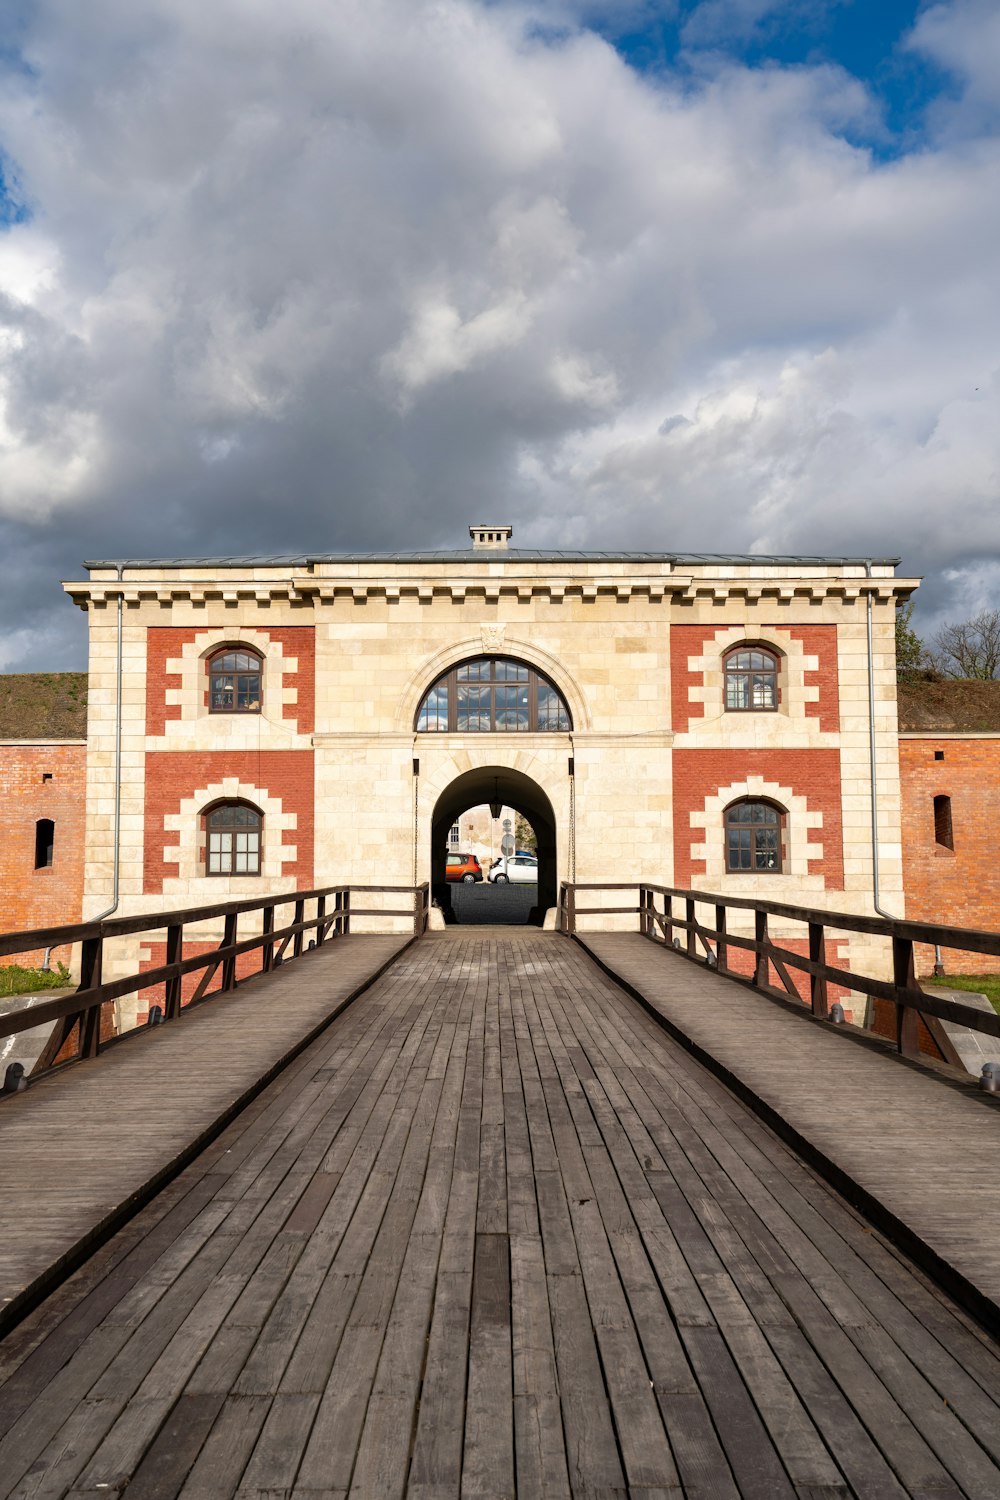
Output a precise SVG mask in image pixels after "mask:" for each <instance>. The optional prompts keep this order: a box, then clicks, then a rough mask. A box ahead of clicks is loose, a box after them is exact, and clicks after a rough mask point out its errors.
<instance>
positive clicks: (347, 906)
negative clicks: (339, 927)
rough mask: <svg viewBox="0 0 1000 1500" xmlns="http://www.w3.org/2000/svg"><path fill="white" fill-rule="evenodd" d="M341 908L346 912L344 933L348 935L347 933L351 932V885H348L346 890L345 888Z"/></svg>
mask: <svg viewBox="0 0 1000 1500" xmlns="http://www.w3.org/2000/svg"><path fill="white" fill-rule="evenodd" d="M340 909H341V911H342V912H343V914H344V918H343V933H344V936H345V937H347V935H348V934H349V932H350V930H351V888H350V886H347V887H346V888H345V890H344V899H343V901H342V902H341V907H340Z"/></svg>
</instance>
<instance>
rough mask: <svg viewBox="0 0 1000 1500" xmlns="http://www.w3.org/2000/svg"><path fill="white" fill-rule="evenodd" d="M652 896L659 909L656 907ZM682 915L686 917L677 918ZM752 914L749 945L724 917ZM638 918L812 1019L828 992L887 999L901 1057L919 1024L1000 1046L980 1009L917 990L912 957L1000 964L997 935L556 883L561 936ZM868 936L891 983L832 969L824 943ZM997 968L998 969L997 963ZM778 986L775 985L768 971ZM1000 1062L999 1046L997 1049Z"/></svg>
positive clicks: (680, 892) (646, 932)
mask: <svg viewBox="0 0 1000 1500" xmlns="http://www.w3.org/2000/svg"><path fill="white" fill-rule="evenodd" d="M581 891H612V892H617V891H635V892H636V893H637V901H636V904H635V905H634V906H633V905H608V906H604V905H602V906H581V905H579V903H578V900H577V893H578V892H581ZM657 898H659V899H660V901H661V903H662V904H661V905H660V906H659V907H658V906H657ZM704 908H708V909H709V910H710V911H711V912H712V914H713V919H712V920H709V921H705V920H702V919H700V916H699V912H700V910H701V909H704ZM681 911H683V915H681ZM733 911H738V912H744V913H750V914H752V917H753V928H754V935H753V937H749V936H744V935H743V934H742V933H738V932H735V931H733V930H732V928H731V927H730V924H729V922H728V914H729V913H730V912H733ZM629 913H634V914H635V915H636V917H637V918H638V929H639V931H640V933H642V935H643V936H644V937H648V938H651V939H653V940H654V941H655V942H659V943H662V944H664V945H666V946H667V947H670V948H672V949H673V950H674V951H675V952H677V953H678V954H679V955H680V956H681V957H683V958H687V959H690V960H693V961H694V962H696V963H701V964H704V965H705V966H706V967H708V968H712V969H715V970H716V971H717V972H718V973H719V974H723V975H726V976H727V977H728V978H730V979H736V980H739V981H740V983H743V984H750V985H751V986H752V987H753V988H754V989H757V990H761V991H763V992H765V993H768V994H771V995H775V996H777V997H779V998H780V999H783V1000H786V999H788V998H792V999H794V1000H797V1001H799V1002H800V1003H801V1002H803V1000H804V999H805V1003H807V1004H808V1005H809V1008H810V1009H811V1011H812V1014H813V1015H814V1016H817V1017H819V1018H821V1019H828V1018H829V1015H830V1004H829V998H828V997H829V987H830V986H831V985H840V986H841V987H842V988H843V989H845V990H851V991H854V992H856V993H859V994H862V995H865V996H868V997H869V998H871V999H874V1000H884V1001H888V1002H889V1003H890V1004H892V1005H893V1006H894V1007H895V1021H896V1048H897V1050H898V1051H899V1052H900V1053H902V1054H903V1056H905V1057H917V1056H918V1055H919V1054H920V1050H921V1049H920V1040H919V1018H920V1017H923V1018H924V1020H925V1024H928V1025H931V1024H932V1021H931V1018H935V1019H937V1020H941V1021H950V1022H953V1023H955V1024H957V1025H960V1026H967V1027H969V1029H970V1030H973V1031H978V1032H982V1033H984V1034H985V1035H987V1036H991V1037H996V1038H1000V1015H997V1014H996V1013H995V1012H987V1011H982V1010H977V1009H976V1008H975V1007H974V1006H971V1005H963V1004H961V1003H960V1002H959V1001H955V1000H948V999H946V998H945V997H944V996H943V995H942V996H938V995H930V994H926V993H925V992H924V991H923V990H922V989H920V987H919V986H918V984H917V980H916V974H915V969H914V960H913V949H914V944H915V943H926V944H932V945H933V944H938V945H939V946H940V947H942V948H954V949H958V950H961V951H964V952H966V953H987V954H990V955H992V956H996V957H997V958H998V960H1000V933H995V932H978V931H975V930H974V929H971V928H965V927H941V926H936V925H934V924H932V923H929V922H907V921H890V920H886V919H885V918H882V917H865V916H855V915H852V914H849V913H844V912H836V911H827V910H825V909H819V908H814V907H807V906H789V905H785V904H784V903H782V902H778V901H755V900H753V899H752V898H747V897H738V896H721V895H718V894H713V893H711V892H706V891H692V890H685V889H682V888H678V887H674V886H664V885H647V884H643V883H641V882H615V883H610V882H603V881H600V882H583V883H577V884H571V883H569V882H567V881H564V882H563V883H562V886H561V889H560V894H559V927H560V930H561V931H563V932H567V933H574V932H576V930H577V920H578V918H580V917H584V916H585V917H596V916H600V917H608V916H612V915H623V914H629ZM770 918H775V919H780V920H781V921H782V922H795V923H800V924H801V925H802V927H803V928H804V929H805V931H804V933H803V938H802V939H801V941H802V945H803V947H804V948H807V949H808V954H807V953H806V952H802V953H796V952H795V951H794V950H793V949H791V948H789V947H787V946H784V944H786V943H787V942H788V938H787V937H786V938H785V939H784V943H782V942H774V941H772V939H771V936H770V933H769V931H768V922H769V919H770ZM839 933H844V934H848V933H865V934H867V935H869V936H872V937H877V938H882V939H885V940H887V942H889V943H891V952H892V979H891V980H887V979H877V978H875V977H874V976H872V975H870V974H863V973H859V972H858V971H857V970H855V969H850V970H849V969H843V968H840V967H839V966H838V965H836V964H832V963H828V962H827V958H826V944H827V939H828V937H829V936H830V935H831V934H832V935H833V936H834V937H836V935H837V934H839ZM733 949H740V950H742V951H744V952H747V953H750V954H752V955H753V961H752V966H751V967H752V974H751V975H747V974H746V973H744V972H740V971H738V970H737V969H735V968H734V967H732V966H731V965H730V963H729V956H730V952H731V950H733ZM998 967H1000V964H998ZM772 969H773V971H774V974H775V975H777V978H778V979H779V981H780V985H776V984H774V983H773V982H772V977H771V971H772ZM790 970H795V971H798V972H799V973H801V974H805V975H806V976H808V983H807V985H806V986H805V988H806V990H807V998H806V997H804V996H803V995H802V994H801V992H800V990H799V989H798V987H797V986H796V985H795V983H794V981H793V979H792V975H791V973H790V972H789V971H790ZM997 1053H998V1056H1000V1047H998V1049H997Z"/></svg>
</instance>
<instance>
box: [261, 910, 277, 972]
mask: <svg viewBox="0 0 1000 1500" xmlns="http://www.w3.org/2000/svg"><path fill="white" fill-rule="evenodd" d="M273 931H274V902H273V901H272V902H271V905H270V906H265V907H264V921H263V930H262V935H263V938H264V941H263V942H262V943H261V961H260V972H261V973H262V974H270V972H271V970H272V969H273V968H274V943H273V942H268V934H269V933H272V932H273Z"/></svg>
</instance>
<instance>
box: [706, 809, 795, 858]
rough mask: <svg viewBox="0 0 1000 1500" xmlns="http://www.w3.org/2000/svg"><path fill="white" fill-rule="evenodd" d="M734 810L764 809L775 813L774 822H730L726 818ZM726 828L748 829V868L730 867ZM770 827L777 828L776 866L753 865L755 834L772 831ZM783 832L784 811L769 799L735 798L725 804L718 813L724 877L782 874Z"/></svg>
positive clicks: (728, 818)
mask: <svg viewBox="0 0 1000 1500" xmlns="http://www.w3.org/2000/svg"><path fill="white" fill-rule="evenodd" d="M737 807H766V808H768V809H769V810H770V811H771V812H773V813H776V814H777V817H776V820H775V821H774V822H771V821H770V820H764V819H761V820H760V822H759V823H755V822H753V821H752V820H743V821H741V822H737V821H736V819H735V818H733V819H732V821H730V815H731V814H732V813H733V812H734V810H735V809H736V808H737ZM730 828H734V829H735V828H745V829H749V830H750V833H751V838H750V857H751V864H750V865H749V866H742V865H733V864H731V863H730V857H729V851H730V840H729V831H730ZM774 828H776V829H777V835H778V838H777V856H778V859H777V864H775V865H771V866H768V865H758V864H756V862H755V861H756V855H757V838H756V833H755V831H759V832H764V831H765V830H766V829H774ZM787 830H788V812H787V810H786V809H785V808H783V807H782V806H781V805H780V803H777V802H772V801H771V799H770V798H769V797H737V799H736V801H735V802H730V803H729V805H728V807H725V808H724V809H723V812H722V839H723V849H722V859H723V867H724V869H725V872H726V874H727V875H782V874H784V872H785V864H786V851H785V842H786V835H787Z"/></svg>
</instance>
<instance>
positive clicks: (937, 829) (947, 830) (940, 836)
mask: <svg viewBox="0 0 1000 1500" xmlns="http://www.w3.org/2000/svg"><path fill="white" fill-rule="evenodd" d="M934 842H935V843H936V844H940V845H941V847H942V848H943V849H954V847H955V834H954V831H953V829H952V826H951V798H950V797H935V798H934Z"/></svg>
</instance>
